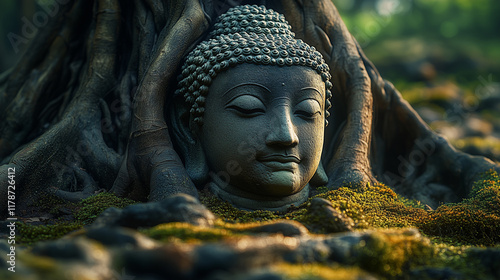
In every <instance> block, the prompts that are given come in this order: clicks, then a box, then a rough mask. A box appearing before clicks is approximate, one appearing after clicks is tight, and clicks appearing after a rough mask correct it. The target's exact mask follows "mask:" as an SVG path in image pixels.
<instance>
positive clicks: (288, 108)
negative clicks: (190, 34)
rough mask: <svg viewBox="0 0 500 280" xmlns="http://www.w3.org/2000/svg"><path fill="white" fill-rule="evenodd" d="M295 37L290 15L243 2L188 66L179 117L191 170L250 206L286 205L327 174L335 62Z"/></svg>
mask: <svg viewBox="0 0 500 280" xmlns="http://www.w3.org/2000/svg"><path fill="white" fill-rule="evenodd" d="M294 36H295V35H294V33H292V31H291V27H290V25H289V24H288V23H287V22H286V21H285V19H284V17H283V15H280V14H278V13H276V12H274V11H272V10H267V9H266V8H264V7H258V6H248V5H247V6H238V7H235V8H232V9H230V10H229V11H228V12H227V13H225V14H223V15H221V16H220V17H219V19H218V21H217V23H216V24H215V25H214V30H213V31H212V32H211V33H210V35H209V39H207V40H205V41H203V42H201V43H200V44H199V45H197V46H196V48H195V49H194V50H193V51H191V53H189V55H188V56H187V57H186V60H185V63H184V65H183V67H182V74H181V75H180V78H179V79H180V81H179V85H178V90H177V91H176V99H177V100H178V101H177V103H175V104H174V106H173V108H171V109H172V110H171V111H172V112H174V114H173V116H172V117H171V119H172V120H173V122H174V139H176V140H177V141H176V144H177V146H179V147H180V150H181V153H180V154H181V155H182V157H183V158H184V162H185V165H186V169H187V171H188V174H189V175H190V177H191V179H192V180H193V181H194V182H195V184H197V185H207V186H208V187H209V188H210V190H211V191H212V192H213V193H214V194H216V195H217V196H219V197H220V198H222V199H224V200H227V201H229V202H231V203H232V204H233V205H235V206H237V207H240V208H243V209H270V210H284V209H286V208H287V207H288V206H290V205H291V204H295V205H298V204H300V203H302V202H304V201H305V200H306V199H307V198H308V195H309V188H310V183H311V182H315V184H324V183H325V182H326V175H325V172H324V170H323V167H322V164H321V152H322V149H323V139H324V129H325V126H326V125H327V124H328V122H327V120H326V118H327V117H328V115H329V113H328V109H329V108H330V107H331V105H330V101H329V99H330V97H331V92H330V88H331V87H332V85H331V83H330V82H329V79H330V73H329V68H328V65H326V64H325V62H324V60H323V58H322V56H321V54H320V53H319V52H317V51H316V50H315V49H314V47H311V46H309V45H307V44H306V43H304V42H303V41H301V40H298V39H295V38H294Z"/></svg>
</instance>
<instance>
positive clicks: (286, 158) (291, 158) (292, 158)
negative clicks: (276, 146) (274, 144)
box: [259, 154, 300, 163]
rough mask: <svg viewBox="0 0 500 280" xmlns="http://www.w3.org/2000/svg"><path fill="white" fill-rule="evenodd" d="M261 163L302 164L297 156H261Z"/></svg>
mask: <svg viewBox="0 0 500 280" xmlns="http://www.w3.org/2000/svg"><path fill="white" fill-rule="evenodd" d="M259 161H262V162H280V163H293V162H294V163H300V159H299V157H298V156H295V155H283V154H270V155H265V156H260V157H259Z"/></svg>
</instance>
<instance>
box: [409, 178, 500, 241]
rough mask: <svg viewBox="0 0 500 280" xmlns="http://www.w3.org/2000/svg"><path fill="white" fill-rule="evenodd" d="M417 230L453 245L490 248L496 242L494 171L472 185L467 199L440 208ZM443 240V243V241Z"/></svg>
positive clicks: (499, 204)
mask: <svg viewBox="0 0 500 280" xmlns="http://www.w3.org/2000/svg"><path fill="white" fill-rule="evenodd" d="M419 227H420V228H421V229H422V230H423V231H424V232H425V233H426V234H429V235H434V236H439V237H446V238H448V239H446V240H452V242H454V243H455V244H473V245H486V246H493V245H495V244H498V243H500V234H499V232H500V178H499V176H498V173H496V172H494V171H490V172H487V173H486V174H484V175H482V178H481V180H479V181H477V182H475V183H474V185H473V187H472V190H471V193H470V194H469V197H468V198H466V199H464V200H463V201H461V202H459V203H452V204H451V203H450V204H444V205H441V206H440V207H439V208H437V209H436V210H435V211H433V212H431V213H430V214H429V216H428V218H427V219H423V220H421V221H420V223H419ZM446 240H445V241H446Z"/></svg>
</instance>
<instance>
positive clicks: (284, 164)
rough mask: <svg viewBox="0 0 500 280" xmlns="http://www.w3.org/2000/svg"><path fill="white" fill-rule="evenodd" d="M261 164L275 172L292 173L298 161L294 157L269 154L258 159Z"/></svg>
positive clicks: (297, 158)
mask: <svg viewBox="0 0 500 280" xmlns="http://www.w3.org/2000/svg"><path fill="white" fill-rule="evenodd" d="M258 161H260V162H261V163H262V164H264V165H265V166H267V167H270V168H271V169H273V170H275V171H290V172H293V171H294V170H295V169H296V167H297V164H298V163H300V159H299V157H297V156H294V155H282V154H270V155H265V156H262V157H259V158H258Z"/></svg>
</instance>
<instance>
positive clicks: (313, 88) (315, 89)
mask: <svg viewBox="0 0 500 280" xmlns="http://www.w3.org/2000/svg"><path fill="white" fill-rule="evenodd" d="M307 89H312V90H314V91H316V92H317V93H319V95H320V96H321V97H322V98H325V96H324V95H323V94H322V93H321V92H320V91H319V90H318V89H317V88H315V87H305V88H301V89H300V90H299V91H303V90H307Z"/></svg>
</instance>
